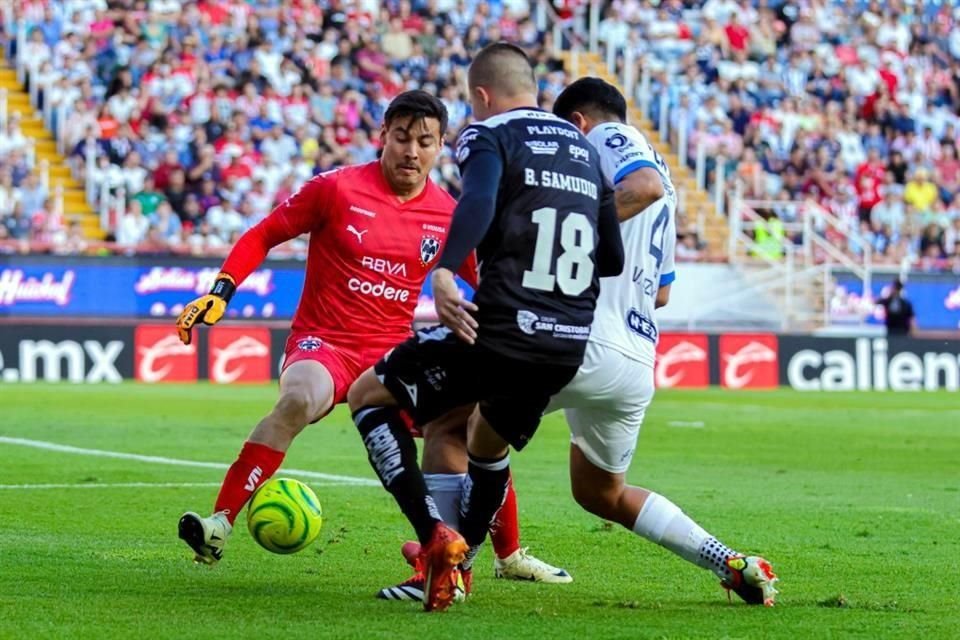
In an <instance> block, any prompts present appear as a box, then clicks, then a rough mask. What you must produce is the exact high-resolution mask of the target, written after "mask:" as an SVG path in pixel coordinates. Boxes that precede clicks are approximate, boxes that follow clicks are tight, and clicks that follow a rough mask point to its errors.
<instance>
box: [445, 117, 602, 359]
mask: <svg viewBox="0 0 960 640" xmlns="http://www.w3.org/2000/svg"><path fill="white" fill-rule="evenodd" d="M487 151H489V152H494V153H497V154H499V155H500V157H501V158H502V160H503V175H502V177H501V180H500V187H499V191H498V194H497V207H496V215H495V218H494V221H493V223H492V225H491V226H490V228H489V230H488V231H487V234H486V236H485V237H484V239H483V241H482V242H481V243H480V246H479V247H478V248H477V257H478V260H479V262H480V286H479V288H478V290H477V293H476V296H475V297H474V302H476V304H477V306H478V307H479V309H480V310H479V312H478V314H477V320H478V322H479V324H480V331H479V335H478V344H479V345H481V346H486V347H487V348H490V349H492V350H494V351H498V352H500V353H503V354H504V355H507V356H510V357H514V358H523V359H527V360H532V361H540V362H554V363H557V364H564V365H569V364H573V365H577V364H579V363H580V361H581V360H582V358H583V351H584V349H585V346H586V340H587V339H588V337H589V335H590V325H591V323H592V321H593V311H594V307H595V306H596V300H597V294H598V291H599V278H598V274H597V270H596V265H595V253H596V249H597V246H598V232H597V229H598V220H599V216H600V214H599V211H600V206H601V201H602V200H603V199H604V198H608V199H609V198H611V193H610V192H609V190H608V189H606V187H605V185H604V181H603V176H602V174H601V172H600V167H599V164H598V162H597V158H596V150H595V149H594V148H593V147H592V145H591V144H590V143H589V142H587V140H586V138H585V137H584V136H583V135H582V134H581V133H580V131H579V130H578V129H577V128H576V127H574V126H573V125H572V124H570V123H569V122H567V121H565V120H562V119H560V118H558V117H556V116H554V115H553V114H551V113H548V112H545V111H540V110H538V109H515V110H512V111H508V112H506V113H503V114H500V115H497V116H494V117H492V118H488V119H486V120H484V121H482V122H478V123H475V124H472V125H470V126H469V127H467V128H466V129H464V130H463V132H462V133H461V134H460V138H459V140H458V144H457V159H458V161H459V163H460V168H461V171H464V170H465V169H466V167H467V166H468V165H469V163H470V160H471V158H472V157H475V156H476V155H477V154H479V153H481V152H487Z"/></svg>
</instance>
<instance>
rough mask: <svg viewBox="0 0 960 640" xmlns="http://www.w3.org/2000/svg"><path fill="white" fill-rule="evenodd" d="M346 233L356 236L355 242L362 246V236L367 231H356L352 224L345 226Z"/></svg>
mask: <svg viewBox="0 0 960 640" xmlns="http://www.w3.org/2000/svg"><path fill="white" fill-rule="evenodd" d="M347 231H349V232H350V233H352V234H353V235H355V236H357V242H359V243H360V244H363V234H365V233H366V232H367V231H369V229H364V230H363V231H357V228H356V227H355V226H353V225H352V224H348V225H347Z"/></svg>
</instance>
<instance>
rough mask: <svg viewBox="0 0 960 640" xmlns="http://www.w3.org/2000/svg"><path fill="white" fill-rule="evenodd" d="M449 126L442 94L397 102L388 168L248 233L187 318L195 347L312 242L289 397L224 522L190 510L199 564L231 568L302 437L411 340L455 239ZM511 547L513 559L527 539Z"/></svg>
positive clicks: (271, 419)
mask: <svg viewBox="0 0 960 640" xmlns="http://www.w3.org/2000/svg"><path fill="white" fill-rule="evenodd" d="M446 128H447V112H446V108H445V107H444V105H443V103H442V102H440V100H438V99H437V98H436V97H434V96H432V95H430V94H428V93H426V92H423V91H408V92H405V93H402V94H400V95H399V96H397V97H396V98H395V99H394V100H393V101H392V102H391V104H390V106H389V108H388V109H387V112H386V114H385V117H384V124H383V127H382V128H381V133H380V139H381V143H382V147H383V153H382V155H381V157H380V159H379V160H376V161H373V162H369V163H366V164H360V165H353V166H349V167H344V168H342V169H339V170H336V171H331V172H329V173H325V174H321V175H318V176H316V177H315V178H313V179H311V180H310V181H308V182H307V183H306V184H305V185H304V186H303V188H301V189H300V191H298V192H297V193H296V194H294V195H293V196H291V197H290V198H289V199H288V200H287V201H286V202H283V203H282V204H280V205H279V206H278V207H277V208H276V209H274V210H273V212H272V213H271V214H270V215H269V216H268V217H267V218H266V219H264V220H263V221H262V222H260V223H259V224H257V225H256V226H254V227H253V228H251V229H250V230H249V231H247V232H246V233H245V234H243V236H241V238H240V239H239V240H238V241H237V244H236V246H234V247H233V249H232V250H231V252H230V254H229V255H228V256H227V259H226V261H225V262H224V264H223V267H222V269H221V273H220V274H219V275H218V277H217V280H216V282H215V283H214V286H213V288H212V290H211V291H210V293H209V294H207V295H205V296H202V297H201V298H199V299H198V300H195V301H194V302H192V303H190V304H188V305H187V306H186V307H185V308H184V310H183V313H182V314H181V315H180V317H179V318H178V319H177V329H178V331H179V334H180V338H181V340H183V342H184V343H187V344H189V342H190V340H191V330H192V328H193V326H194V325H196V324H198V323H202V324H207V325H212V324H214V323H216V322H217V321H219V320H220V319H221V318H222V317H223V315H224V313H225V311H226V307H227V304H228V303H229V302H230V298H231V297H232V296H233V294H234V292H235V291H236V288H237V286H239V285H240V284H241V283H242V282H243V281H244V279H245V278H246V277H247V276H249V275H250V273H252V272H253V271H254V269H256V268H257V267H258V266H259V265H260V263H261V262H263V260H264V259H265V258H266V256H267V253H268V252H269V251H270V249H271V248H272V247H275V246H277V245H279V244H281V243H283V242H286V241H288V240H290V239H292V238H296V237H298V236H300V235H302V234H304V233H309V234H310V248H309V253H308V256H307V264H306V279H305V283H304V288H303V294H302V297H301V299H300V305H299V307H298V309H297V312H296V314H295V315H294V318H293V323H292V327H291V332H290V336H289V338H288V339H287V344H286V353H285V359H284V364H283V371H282V373H281V375H280V397H279V399H278V400H277V403H276V405H275V406H274V407H273V410H272V411H271V412H270V413H269V414H268V415H267V416H266V417H265V418H263V419H262V420H261V421H260V423H259V424H258V425H257V426H256V427H255V428H254V430H253V432H252V433H251V434H250V436H249V438H248V439H247V441H246V442H245V443H244V445H243V448H242V449H241V450H240V455H239V456H238V457H237V459H236V461H235V462H234V463H233V464H232V465H231V466H230V469H229V470H228V471H227V474H226V477H225V478H224V480H223V484H222V486H221V488H220V493H219V495H218V496H217V500H216V503H215V505H214V509H213V511H214V513H213V515H211V516H209V517H202V516H200V515H198V514H196V513H193V512H188V513H185V514H184V515H183V516H182V517H181V518H180V523H179V535H180V538H182V539H183V540H184V541H185V542H186V543H187V544H188V545H189V546H190V548H191V549H193V551H194V553H195V559H196V561H197V562H201V563H204V564H214V563H216V562H217V561H219V560H220V558H221V556H222V553H223V546H224V543H225V542H226V539H227V537H228V536H229V535H230V532H231V530H232V528H233V522H234V520H235V519H236V517H237V515H238V514H239V513H240V510H241V509H243V506H244V505H245V504H246V503H247V501H248V500H249V499H250V496H251V495H253V493H254V492H255V491H256V489H257V487H259V486H260V485H261V484H262V483H264V482H266V481H267V480H268V479H269V478H270V477H271V476H272V475H273V474H274V473H275V472H276V470H277V469H278V468H279V466H280V464H281V462H282V461H283V458H284V455H285V454H286V451H287V449H288V448H289V447H290V443H291V442H292V441H293V439H294V438H295V437H296V436H297V434H299V433H300V432H301V431H302V430H303V429H304V428H305V427H306V426H307V425H308V424H311V423H313V422H316V421H318V420H319V419H321V418H322V417H323V416H325V415H326V414H327V413H329V412H330V410H331V409H332V408H333V406H334V405H336V404H338V403H340V402H343V401H344V400H345V399H346V395H347V390H348V389H349V388H350V385H351V384H352V383H353V381H354V380H355V379H356V378H357V376H359V375H360V373H362V372H363V371H364V370H366V369H367V368H369V367H371V366H372V365H373V364H374V363H375V362H377V360H379V359H380V358H381V357H382V356H383V355H384V354H385V353H386V352H387V351H389V350H390V349H391V348H392V347H394V346H395V345H397V344H398V343H400V342H402V341H403V340H405V339H406V338H407V337H408V336H409V335H410V332H411V324H412V322H413V315H414V310H415V308H416V305H417V298H418V295H419V292H420V289H421V287H422V285H423V282H424V280H425V279H426V276H427V274H428V273H429V272H430V270H431V269H432V268H433V266H434V262H435V259H436V258H437V256H438V255H439V253H440V250H441V248H442V246H443V244H444V242H445V240H446V236H447V230H448V228H449V226H450V219H451V216H452V214H453V208H454V205H455V202H454V200H453V198H451V197H450V195H449V194H447V193H446V192H445V191H444V190H443V189H441V188H440V187H438V186H437V185H436V184H434V183H433V182H432V181H431V180H430V179H429V177H428V175H429V173H430V170H431V169H432V168H433V166H434V163H435V162H436V159H437V156H438V155H439V154H440V151H441V150H442V148H443V135H444V133H445V132H446ZM462 272H463V275H464V277H465V278H466V279H467V280H468V281H469V282H471V283H474V284H475V281H476V269H475V266H474V265H472V264H467V265H464V269H462ZM464 429H465V426H464ZM425 431H427V432H428V433H429V431H430V428H429V426H428V427H427V428H425ZM501 519H502V520H506V521H508V522H512V523H514V526H513V527H512V528H511V527H507V529H506V530H507V531H516V526H515V523H516V508H515V506H514V508H513V510H512V514H506V513H505V514H502V515H501ZM501 528H502V527H501ZM501 537H503V536H501ZM518 537H519V535H517V536H515V538H518ZM495 541H496V538H495ZM496 546H497V545H495V547H496ZM499 546H500V547H501V549H502V550H504V551H505V553H504V557H505V556H507V555H509V554H510V553H512V552H513V551H515V550H516V549H518V548H519V542H518V540H517V539H513V540H504V541H503V542H501V544H500V545H499ZM517 577H523V576H517Z"/></svg>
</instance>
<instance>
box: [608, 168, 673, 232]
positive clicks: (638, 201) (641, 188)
mask: <svg viewBox="0 0 960 640" xmlns="http://www.w3.org/2000/svg"><path fill="white" fill-rule="evenodd" d="M614 193H615V201H616V203H617V218H618V219H619V220H620V222H624V221H626V220H629V219H630V218H632V217H633V216H635V215H637V214H638V213H640V212H642V211H643V210H645V209H646V208H647V207H649V206H650V205H652V204H653V203H654V202H656V201H657V200H659V199H660V198H662V197H663V193H664V191H663V180H662V179H661V177H660V172H658V171H657V170H656V169H654V168H652V167H642V168H640V169H637V170H636V171H632V172H630V173H629V174H627V175H626V176H624V177H623V178H622V179H621V180H620V181H619V182H617V185H616V187H614Z"/></svg>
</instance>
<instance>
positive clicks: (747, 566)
mask: <svg viewBox="0 0 960 640" xmlns="http://www.w3.org/2000/svg"><path fill="white" fill-rule="evenodd" d="M727 567H728V568H729V569H730V572H731V573H732V574H733V577H732V578H731V579H730V580H723V581H721V582H720V585H721V586H722V587H723V588H724V589H726V590H727V594H728V595H729V593H730V592H731V591H733V592H734V593H735V594H737V595H738V596H740V598H742V599H743V601H744V602H746V603H747V604H762V605H763V606H765V607H772V606H773V603H774V600H775V599H776V597H777V590H776V589H775V588H774V585H775V584H776V583H777V581H778V580H779V578H778V577H777V574H775V573H774V572H773V567H772V566H770V563H769V562H768V561H767V560H766V559H764V558H761V557H760V556H740V555H737V556H730V557H729V558H727Z"/></svg>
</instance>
